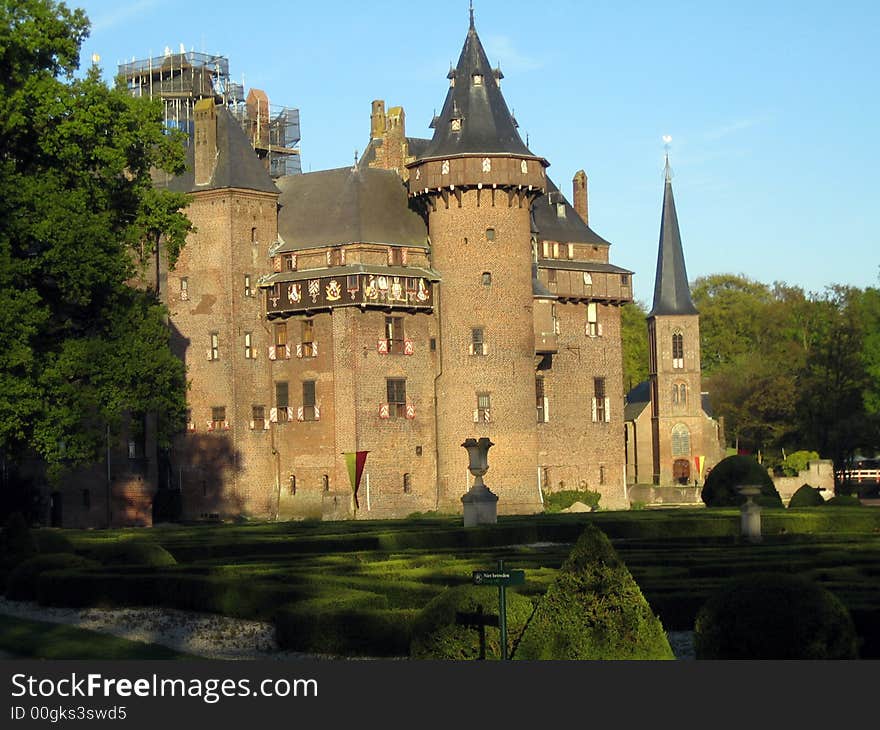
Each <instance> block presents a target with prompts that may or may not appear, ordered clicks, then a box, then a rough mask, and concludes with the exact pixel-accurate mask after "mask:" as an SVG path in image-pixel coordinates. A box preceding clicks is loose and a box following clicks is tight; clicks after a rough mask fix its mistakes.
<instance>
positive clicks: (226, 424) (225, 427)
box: [223, 421, 229, 431]
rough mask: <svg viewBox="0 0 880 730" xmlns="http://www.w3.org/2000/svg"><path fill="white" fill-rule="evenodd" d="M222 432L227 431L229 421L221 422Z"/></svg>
mask: <svg viewBox="0 0 880 730" xmlns="http://www.w3.org/2000/svg"><path fill="white" fill-rule="evenodd" d="M223 430H224V431H228V430H229V421H223Z"/></svg>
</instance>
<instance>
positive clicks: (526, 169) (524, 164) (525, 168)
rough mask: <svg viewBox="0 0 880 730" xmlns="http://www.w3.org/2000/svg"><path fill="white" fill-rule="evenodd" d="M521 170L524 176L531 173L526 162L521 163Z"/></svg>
mask: <svg viewBox="0 0 880 730" xmlns="http://www.w3.org/2000/svg"><path fill="white" fill-rule="evenodd" d="M519 169H520V172H522V174H523V175H525V174H526V173H527V172H528V171H529V163H528V162H526V161H525V160H522V161H521V162H520V163H519Z"/></svg>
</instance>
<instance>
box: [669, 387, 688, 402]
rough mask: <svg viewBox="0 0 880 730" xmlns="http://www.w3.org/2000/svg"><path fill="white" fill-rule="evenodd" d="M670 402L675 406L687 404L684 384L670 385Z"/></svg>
mask: <svg viewBox="0 0 880 730" xmlns="http://www.w3.org/2000/svg"><path fill="white" fill-rule="evenodd" d="M672 402H673V403H674V404H676V405H685V404H687V384H686V383H673V384H672Z"/></svg>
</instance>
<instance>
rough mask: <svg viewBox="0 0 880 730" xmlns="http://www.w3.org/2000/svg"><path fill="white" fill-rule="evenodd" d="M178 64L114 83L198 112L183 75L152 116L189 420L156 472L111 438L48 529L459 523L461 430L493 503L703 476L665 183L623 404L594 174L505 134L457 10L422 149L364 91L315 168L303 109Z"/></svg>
mask: <svg viewBox="0 0 880 730" xmlns="http://www.w3.org/2000/svg"><path fill="white" fill-rule="evenodd" d="M173 58H174V57H173V54H172V58H171V60H170V61H167V63H168V64H169V65H170V66H171V67H172V68H171V70H170V71H169V72H168V74H167V76H165V75H163V74H164V71H162V70H161V69H160V70H159V71H158V72H157V69H156V68H154V64H153V63H152V61H151V62H150V63H149V64H147V65H145V64H143V63H142V64H134V65H132V66H131V68H128V67H126V70H127V71H128V72H129V88H130V89H131V90H132V93H141V91H142V90H143V89H144V88H147V85H148V83H149V87H148V88H150V89H153V88H154V83H155V82H156V81H157V80H158V82H159V83H160V89H161V88H162V87H161V84H166V85H167V84H169V83H172V85H173V84H178V83H185V84H186V89H187V90H188V91H187V92H186V93H188V94H189V96H190V100H191V103H190V104H188V105H184V106H180V105H179V104H178V99H179V98H180V97H181V95H182V94H183V92H182V91H181V89H178V88H177V87H176V86H175V87H174V89H173V92H174V93H172V94H171V95H170V96H169V99H171V100H172V102H171V103H172V106H170V107H169V106H168V103H166V116H168V120H167V121H168V123H169V124H172V125H174V126H179V127H181V128H185V129H186V131H187V132H188V134H189V140H190V141H189V146H188V156H189V159H188V166H187V172H186V173H185V174H184V175H182V176H179V177H174V178H171V177H160V178H157V180H156V183H157V184H158V185H163V186H167V187H168V188H170V189H173V190H177V191H183V192H186V193H188V194H189V195H190V196H191V198H190V199H191V203H190V205H189V207H188V209H187V215H188V216H189V218H190V219H191V221H192V223H193V224H194V231H193V232H192V233H191V234H190V236H189V238H188V241H187V245H186V246H185V248H184V249H183V251H182V253H181V255H180V258H179V260H178V262H177V265H176V267H175V269H174V270H172V271H168V270H166V269H165V268H164V266H161V265H160V266H159V270H158V271H157V272H156V279H155V280H156V282H157V284H156V286H157V288H158V291H159V295H160V298H161V299H162V300H163V301H164V302H165V303H166V304H167V307H168V310H169V315H170V316H169V325H170V330H171V338H172V347H173V349H174V351H175V352H176V354H177V355H178V356H179V357H180V358H181V359H182V360H183V361H184V362H185V363H186V367H187V377H188V379H189V381H190V389H189V391H188V393H187V400H188V406H189V409H188V418H187V421H188V423H187V428H186V431H185V433H182V434H181V435H180V436H179V438H178V439H177V441H176V443H175V444H174V447H173V449H172V451H171V452H170V453H169V454H166V455H164V458H161V457H163V455H159V457H160V458H158V459H157V458H155V457H154V456H152V455H151V453H150V451H151V446H150V428H151V426H150V423H149V421H148V422H147V424H146V429H145V431H144V434H145V435H144V437H143V439H142V440H141V441H139V442H138V443H135V442H134V441H127V447H128V448H127V452H126V450H125V449H124V448H123V449H121V450H120V451H119V453H117V451H116V450H113V451H112V453H111V450H110V449H109V448H108V457H107V464H106V482H107V486H106V499H104V500H103V501H102V497H103V496H104V495H103V492H104V490H100V489H99V490H94V493H93V494H92V495H91V496H88V498H87V494H88V490H83V499H82V501H81V502H80V500H79V499H78V495H76V494H72V495H67V498H66V499H65V500H64V501H65V508H64V517H63V519H62V518H61V516H60V515H61V511H60V508H59V510H58V518H57V520H56V519H55V515H54V512H53V522H55V523H56V524H64V525H65V526H88V525H97V524H116V525H119V524H149V523H150V521H151V505H153V504H162V505H168V504H176V507H175V509H174V510H173V511H172V512H173V515H174V516H175V517H177V518H180V519H184V520H201V519H234V518H240V517H254V518H258V519H301V518H323V519H339V518H352V517H356V518H393V517H403V516H407V515H409V514H412V513H417V512H428V511H433V510H438V511H442V512H457V511H460V510H461V509H462V504H461V497H462V495H463V494H465V492H467V491H468V489H469V487H470V486H471V483H472V477H471V475H470V473H469V471H468V468H467V467H468V458H467V453H466V451H465V450H464V449H463V448H462V442H463V441H464V440H465V439H467V438H472V437H476V438H480V437H487V438H489V439H490V440H491V441H492V443H493V444H494V448H493V449H492V451H491V454H490V457H489V472H488V474H487V475H486V483H487V484H488V485H489V487H490V488H491V489H492V491H493V492H494V493H495V494H496V495H498V497H499V502H498V512H499V513H500V514H512V513H534V512H539V511H541V510H542V509H543V505H542V502H543V495H544V494H545V493H547V492H553V491H559V490H568V489H576V490H584V489H589V490H593V491H596V492H599V493H600V494H601V501H600V506H601V507H602V508H605V509H614V508H628V507H629V498H628V494H627V490H628V484H633V483H635V482H645V481H653V482H654V483H673V482H676V481H682V480H685V481H689V480H690V479H691V478H693V471H692V469H691V466H690V464H691V459H692V457H693V456H694V455H697V456H698V455H700V454H702V453H705V452H706V448H705V447H704V444H708V443H709V436H710V435H711V434H710V433H709V430H708V427H707V426H706V423H704V422H705V421H706V418H707V416H706V415H705V413H703V411H702V406H701V403H700V383H699V367H700V365H699V325H698V316H697V314H696V310H695V309H694V308H693V304H692V302H691V301H690V294H689V291H688V289H687V278H686V274H685V271H684V260H683V255H682V253H681V242H680V240H679V237H678V224H677V219H676V218H675V209H674V202H673V201H672V191H671V183H670V180H669V177H668V176H667V181H666V193H665V196H664V209H663V210H664V212H663V223H662V226H661V228H662V232H661V242H660V253H659V259H658V269H657V293H656V294H655V302H654V308H653V310H652V312H651V314H650V316H649V333H650V337H651V352H652V359H651V378H650V381H649V382H648V383H647V384H646V385H643V386H640V388H641V390H639V389H636V390H637V391H639V392H638V393H636V392H633V393H631V394H630V397H629V399H628V400H627V401H626V405H625V406H624V403H625V399H624V392H623V373H622V370H623V368H622V339H621V317H620V308H621V306H622V305H623V304H625V303H626V302H629V301H631V300H632V291H633V288H632V287H633V282H632V273H633V272H631V271H629V270H627V269H624V268H621V267H619V266H615V265H614V264H612V263H611V262H610V260H609V250H610V244H609V242H608V241H606V240H605V239H603V238H602V237H601V236H599V235H598V234H597V233H595V232H594V231H593V230H592V229H591V228H590V227H589V214H588V194H587V176H586V174H585V173H584V172H583V171H579V172H578V173H577V174H575V176H574V179H573V181H572V193H571V197H570V198H569V197H567V196H566V195H565V194H564V193H563V192H562V191H561V190H560V189H559V188H558V187H557V185H556V184H555V183H554V182H553V180H551V179H550V177H549V176H548V174H547V168H548V166H549V162H548V161H547V160H546V159H544V158H543V157H541V156H540V155H538V154H535V153H533V152H532V151H531V150H530V149H529V148H528V146H527V145H526V144H525V143H524V142H523V140H522V139H521V137H520V135H519V132H518V131H517V123H516V120H515V119H514V117H513V116H512V114H511V113H510V111H509V109H508V106H507V104H506V102H505V100H504V97H503V95H502V92H501V85H500V84H501V79H502V77H503V75H502V73H501V71H500V69H499V68H493V67H492V66H491V65H490V63H489V60H488V58H487V56H486V53H485V51H484V49H483V46H482V44H481V42H480V38H479V36H478V34H477V31H476V28H475V25H474V19H473V12H471V18H470V26H469V28H468V31H467V36H466V38H465V42H464V46H463V48H462V51H461V55H460V57H459V60H458V63H457V64H456V65H455V66H454V67H452V68H450V71H449V74H448V76H447V80H448V85H449V86H448V90H447V92H446V99H445V101H444V104H443V107H442V110H441V112H440V113H439V114H438V115H436V116H435V118H434V120H433V122H432V124H431V128H432V129H433V136H432V137H431V138H430V139H421V138H414V137H408V136H407V134H406V123H405V114H404V111H403V108H402V107H397V106H396V107H391V108H388V109H386V107H385V104H384V102H383V101H381V100H376V101H373V102H372V107H371V110H370V124H369V129H370V139H369V143H368V145H367V147H366V149H365V151H364V154H363V155H362V156H361V157H360V159H358V160H356V161H355V164H353V165H351V166H347V167H343V168H338V169H331V170H322V171H318V172H311V173H306V174H297V173H298V171H299V161H298V157H297V156H296V154H297V153H298V150H296V149H295V148H294V144H295V142H296V141H298V139H299V130H298V112H296V110H289V109H284V110H282V113H281V114H280V115H279V117H278V120H280V123H276V124H275V126H274V130H275V131H274V132H272V134H273V135H275V136H271V137H270V136H267V135H268V134H269V133H270V132H271V130H272V129H273V126H272V122H273V120H272V119H271V118H270V117H267V116H266V114H267V113H268V99H267V98H266V97H265V95H264V94H263V93H262V92H259V91H253V92H252V93H251V94H249V95H248V97H247V100H246V103H245V101H244V97H243V93H239V92H235V93H233V95H232V99H233V100H235V101H237V102H238V104H237V106H236V104H231V103H230V101H229V99H228V98H227V97H226V96H225V95H224V96H218V95H217V93H216V90H217V82H218V78H222V77H223V76H222V74H223V72H224V67H223V66H222V63H220V64H219V65H218V62H217V61H216V59H215V58H214V57H211V58H206V59H196V61H197V62H198V63H195V64H193V63H191V59H189V58H188V57H184V56H181V58H180V63H178V64H177V66H179V68H177V69H176V70H175V69H174V60H173ZM217 58H219V57H217ZM221 60H222V59H221ZM209 62H210V63H209ZM165 63H166V61H162V66H163V67H164V65H165ZM145 73H147V74H153V75H151V76H145V75H143V74H145ZM206 73H207V74H209V75H210V74H213V76H210V78H205V76H204V74H206ZM227 75H228V73H227ZM196 82H198V84H196ZM197 86H198V89H202V88H203V89H204V92H202V91H198V89H196V87H197ZM194 89H196V92H197V93H196V92H194V91H193V90H194ZM233 91H235V90H234V89H233ZM239 97H241V98H239ZM237 109H238V111H239V112H241V113H238V112H237V111H236V110H237ZM278 120H275V121H276V122H277V121H278ZM294 120H295V121H296V126H295V127H294V126H292V123H293V121H294ZM267 130H268V131H267ZM291 142H293V143H294V144H291ZM292 160H293V161H294V162H295V165H294V169H293V170H291V169H290V164H289V163H291V161H292ZM282 163H283V164H282ZM289 172H293V173H294V174H288V173H289ZM682 348H683V349H682ZM667 350H668V352H667ZM642 391H644V393H642ZM676 392H677V393H678V399H676V396H675V393H676ZM639 393H641V394H642V395H644V396H646V397H644V398H642V400H641V401H640V400H639V398H638V396H639ZM670 394H672V395H670ZM667 396H669V397H667ZM652 398H653V400H652ZM670 399H671V400H670ZM667 401H668V402H667ZM648 404H652V405H651V408H650V409H649V408H647V407H646V406H647V405H648ZM682 424H684V427H685V429H686V430H687V436H684V435H683V434H682V428H681V425H682ZM704 434H706V435H705V438H704ZM125 438H126V437H125V436H124V435H123V439H125ZM152 451H155V449H154V448H152ZM355 452H366V454H367V458H366V463H365V467H364V471H363V477H362V479H361V484H360V491H359V499H357V500H355V499H354V495H353V493H352V487H351V482H350V478H349V471H348V460H347V457H346V455H348V454H353V453H355ZM685 465H687V466H685ZM710 465H711V464H710ZM696 466H697V469H699V468H700V467H701V466H702V462H700V461H698V462H696ZM72 484H73V482H72ZM77 488H78V487H70V489H69V490H68V491H70V490H74V491H76V489H77ZM53 496H54V497H57V499H58V502H59V504H60V502H61V500H62V498H64V497H65V493H61V492H59V493H57V494H56V495H53ZM165 516H167V515H165Z"/></svg>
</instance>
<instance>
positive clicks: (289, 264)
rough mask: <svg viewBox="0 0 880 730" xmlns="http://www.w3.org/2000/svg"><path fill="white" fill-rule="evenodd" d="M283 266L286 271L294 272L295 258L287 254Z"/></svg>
mask: <svg viewBox="0 0 880 730" xmlns="http://www.w3.org/2000/svg"><path fill="white" fill-rule="evenodd" d="M284 264H285V268H286V269H287V270H288V271H296V256H294V255H293V254H288V255H287V256H285V257H284Z"/></svg>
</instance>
